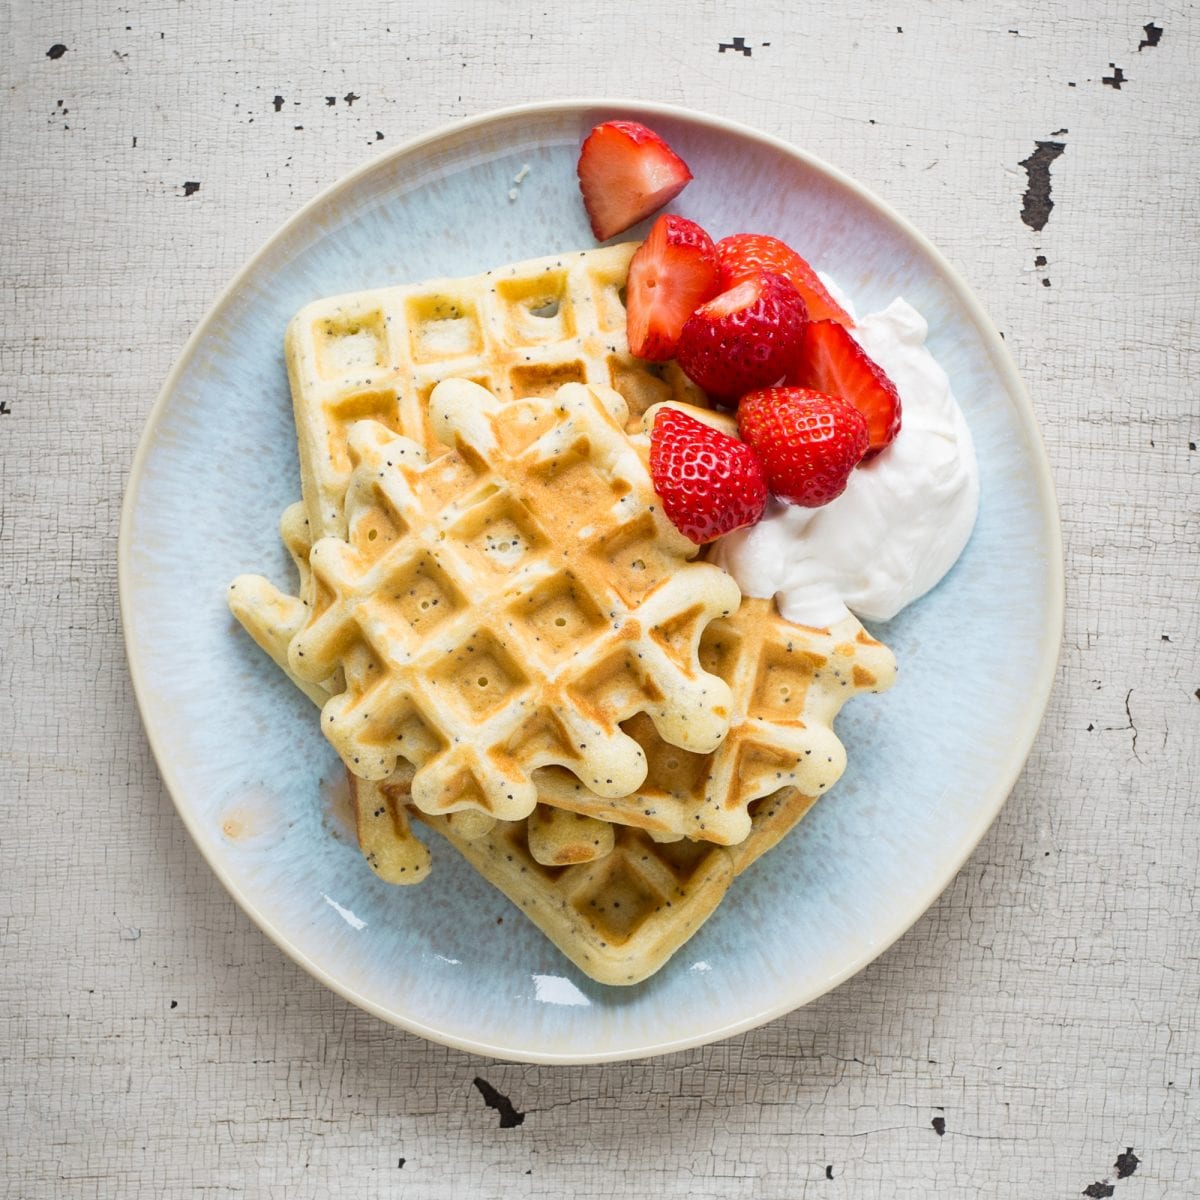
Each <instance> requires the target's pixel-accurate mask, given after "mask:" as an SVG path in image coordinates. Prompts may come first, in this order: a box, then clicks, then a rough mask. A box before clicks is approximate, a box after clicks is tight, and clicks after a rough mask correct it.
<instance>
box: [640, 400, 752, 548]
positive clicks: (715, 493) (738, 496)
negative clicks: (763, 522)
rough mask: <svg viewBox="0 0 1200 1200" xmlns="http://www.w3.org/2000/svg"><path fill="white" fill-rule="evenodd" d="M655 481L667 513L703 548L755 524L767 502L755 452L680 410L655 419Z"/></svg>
mask: <svg viewBox="0 0 1200 1200" xmlns="http://www.w3.org/2000/svg"><path fill="white" fill-rule="evenodd" d="M650 480H651V482H652V483H653V484H654V490H655V491H656V492H657V493H658V494H659V496H660V497H661V498H662V504H663V512H665V513H666V514H667V516H668V517H669V518H670V520H671V522H672V524H674V526H675V527H676V528H677V529H678V530H679V531H680V533H682V534H684V535H685V536H686V537H689V538H691V540H692V541H693V542H695V543H696V544H697V545H703V544H704V543H705V542H711V541H712V540H713V539H714V538H718V537H720V536H721V535H722V534H725V533H729V532H730V531H731V530H734V529H740V528H741V527H742V526H743V525H753V524H754V523H755V522H756V521H757V520H758V519H759V517H761V516H762V515H763V509H764V508H765V507H766V503H767V484H766V480H765V479H764V477H763V469H762V464H761V463H760V462H759V461H758V456H757V455H756V454H755V453H754V451H753V450H751V449H750V447H749V446H747V445H746V443H745V442H741V441H738V439H737V438H735V437H732V436H731V435H730V434H728V433H723V432H722V431H721V430H719V429H714V428H713V427H712V426H711V425H706V424H705V423H704V422H703V421H698V420H696V418H695V417H693V416H690V415H689V414H688V413H685V412H681V411H680V410H679V409H677V408H669V407H668V408H663V409H661V410H660V411H659V413H658V414H657V416H656V417H655V418H654V425H653V426H652V427H651V429H650Z"/></svg>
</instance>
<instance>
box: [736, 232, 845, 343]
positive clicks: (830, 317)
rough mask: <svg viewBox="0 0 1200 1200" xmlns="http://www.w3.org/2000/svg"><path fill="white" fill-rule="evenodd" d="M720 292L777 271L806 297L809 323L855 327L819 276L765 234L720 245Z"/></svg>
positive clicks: (742, 235)
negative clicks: (746, 280)
mask: <svg viewBox="0 0 1200 1200" xmlns="http://www.w3.org/2000/svg"><path fill="white" fill-rule="evenodd" d="M717 257H718V258H719V259H720V261H721V288H722V290H725V289H727V288H731V287H733V285H734V284H735V283H740V282H741V281H742V280H743V279H746V278H748V277H749V276H750V275H753V274H754V273H755V272H756V271H774V272H775V274H776V275H783V276H785V277H786V278H788V279H790V280H791V281H792V285H793V286H794V287H795V289H796V291H798V292H799V293H800V295H801V296H803V297H804V303H805V305H807V307H808V319H809V320H810V321H837V322H838V324H840V325H847V326H853V325H854V320H853V318H851V316H850V314H849V313H848V312H846V310H845V309H844V308H842V306H841V305H840V304H839V303H838V302H837V301H836V300H835V299H834V298H833V297H832V296H831V295H830V294H829V289H828V288H827V287H826V286H825V285H824V284H823V283H822V282H821V279H820V276H818V275H817V273H816V271H814V270H813V269H812V267H810V266H809V265H808V263H806V262H805V261H804V259H802V258H801V257H800V255H799V254H797V253H796V252H795V250H793V249H792V248H791V246H789V245H788V244H787V243H786V242H781V241H780V240H779V239H778V238H774V237H770V236H768V235H767V234H765V233H734V234H730V236H729V237H724V238H722V239H721V240H720V241H719V242H718V243H717Z"/></svg>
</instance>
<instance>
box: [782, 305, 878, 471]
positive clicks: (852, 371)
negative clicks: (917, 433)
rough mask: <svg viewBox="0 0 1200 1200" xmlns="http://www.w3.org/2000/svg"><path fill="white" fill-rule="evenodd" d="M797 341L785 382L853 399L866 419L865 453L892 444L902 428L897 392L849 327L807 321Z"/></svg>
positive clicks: (831, 322) (873, 451) (828, 322)
mask: <svg viewBox="0 0 1200 1200" xmlns="http://www.w3.org/2000/svg"><path fill="white" fill-rule="evenodd" d="M801 346H802V349H801V353H800V356H799V359H798V360H797V363H796V365H795V366H794V367H793V368H792V369H791V370H790V371H789V372H788V376H787V383H788V384H789V385H790V386H792V387H806V388H812V389H813V390H815V391H818V392H825V393H826V394H827V395H830V396H840V397H841V398H842V399H843V400H845V401H847V402H848V403H850V404H853V405H854V407H855V408H857V409H858V411H859V412H860V413H862V415H863V416H864V417H866V419H867V431H868V433H869V434H870V439H871V440H870V444H869V446H868V449H867V457H868V458H869V457H870V456H872V455H874V454H878V453H879V451H880V450H882V449H883V448H884V447H885V446H887V445H890V444H891V442H892V440H893V439H894V438H895V436H896V434H898V433H899V432H900V394H899V393H898V392H897V391H896V385H895V384H894V383H892V381H891V380H890V379H889V378H888V377H887V375H886V373H885V372H884V370H883V368H882V367H881V366H880V365H879V364H878V363H877V362H875V361H874V360H873V359H872V358H870V357H869V356H868V355H867V352H866V351H865V350H864V349H863V348H862V347H861V346H860V345H859V344H858V343H857V342H856V341H855V340H854V336H853V335H852V334H851V333H850V331H849V330H848V329H846V327H845V326H844V325H839V324H838V323H837V322H836V321H810V322H809V323H808V324H807V325H806V326H805V327H804V333H803V336H802V338H801Z"/></svg>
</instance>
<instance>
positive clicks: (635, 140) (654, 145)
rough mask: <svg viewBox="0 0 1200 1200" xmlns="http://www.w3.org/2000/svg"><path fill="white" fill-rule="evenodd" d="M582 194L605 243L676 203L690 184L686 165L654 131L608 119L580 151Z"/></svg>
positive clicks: (598, 234)
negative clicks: (673, 201)
mask: <svg viewBox="0 0 1200 1200" xmlns="http://www.w3.org/2000/svg"><path fill="white" fill-rule="evenodd" d="M576 170H577V172H578V174H579V190H580V191H581V192H582V193H583V206H584V208H586V209H587V214H588V219H589V220H590V221H591V223H592V232H593V233H594V234H595V235H596V237H597V239H598V240H599V241H601V242H603V241H605V240H606V239H607V238H610V237H613V236H614V235H615V234H618V233H621V232H622V231H623V230H626V229H628V228H629V227H630V225H636V224H637V222H638V221H640V220H641V219H642V218H643V217H648V216H649V215H650V214H651V213H652V212H655V211H657V210H658V209H660V208H662V206H663V205H664V204H666V203H668V202H669V201H671V200H673V199H674V198H675V197H676V196H678V195H679V193H680V192H682V191H683V189H684V188H685V187H686V186H687V185H688V183H689V182H690V181H691V178H692V173H691V171H689V170H688V168H687V164H686V163H685V162H684V161H683V159H682V158H680V157H679V155H678V154H676V153H675V151H674V150H672V149H671V147H670V146H668V145H667V143H666V142H664V141H663V140H662V138H660V137H659V136H658V134H657V133H655V132H654V131H653V130H652V129H647V128H646V126H645V125H639V124H638V123H637V122H636V121H605V122H604V123H603V124H602V125H597V126H596V128H595V129H593V130H592V132H591V133H589V134H588V135H587V137H586V138H585V139H584V143H583V146H582V148H581V149H580V151H579V165H578V167H577V168H576Z"/></svg>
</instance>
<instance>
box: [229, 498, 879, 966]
mask: <svg viewBox="0 0 1200 1200" xmlns="http://www.w3.org/2000/svg"><path fill="white" fill-rule="evenodd" d="M281 528H282V531H283V534H284V540H285V542H286V543H287V545H288V547H289V550H290V551H291V552H292V554H293V556H294V557H296V558H297V565H298V567H299V569H300V570H301V572H302V573H303V572H304V570H305V569H306V567H305V562H306V556H305V551H306V548H307V547H306V543H305V536H306V533H307V526H306V525H305V523H304V521H303V517H302V516H301V515H300V514H298V513H297V512H296V510H295V506H293V509H292V510H289V512H288V513H287V514H285V517H284V520H283V522H282V525H281ZM250 582H251V585H252V586H251V587H250V588H249V590H242V589H235V596H236V599H231V604H233V606H234V608H235V612H237V615H238V617H239V619H240V620H241V621H242V622H243V624H245V625H246V627H247V628H248V629H249V630H250V632H251V634H252V636H253V637H254V639H255V641H257V642H258V643H259V645H261V646H262V647H263V648H264V649H265V650H266V651H267V653H268V654H270V655H271V657H272V658H274V659H275V660H276V661H277V662H279V663H280V665H281V666H283V668H284V669H285V670H288V673H289V674H291V672H290V670H289V668H288V663H287V646H288V643H289V642H290V641H291V638H292V636H293V634H294V629H292V628H290V627H289V625H288V624H287V622H286V621H283V622H281V621H279V620H278V619H277V614H278V613H280V612H291V613H293V614H294V613H296V612H299V613H300V614H301V615H302V614H303V613H304V611H305V609H304V605H303V604H302V603H301V602H300V601H298V600H295V599H293V598H289V597H286V596H284V595H283V594H282V593H279V592H278V591H277V590H276V589H274V588H273V587H271V585H269V584H267V583H265V581H253V580H252V581H250ZM764 610H766V611H765V612H764ZM764 616H766V617H767V628H771V627H773V625H774V623H775V621H776V620H777V618H776V617H774V615H773V611H772V606H771V605H770V604H769V603H768V602H764V601H759V602H753V603H750V602H747V601H743V604H742V607H741V608H740V609H739V610H738V614H737V615H736V616H735V617H734V618H731V619H729V621H723V622H720V623H714V625H715V628H714V627H713V626H710V627H709V628H710V629H712V630H713V633H712V635H711V636H712V637H713V638H714V639H715V641H716V642H717V643H718V645H719V644H720V643H721V642H723V641H724V639H726V638H727V637H728V636H729V631H728V630H727V629H725V628H724V626H725V625H727V624H730V623H732V624H733V625H734V627H735V632H736V627H737V625H738V623H739V621H740V620H746V621H747V622H753V621H754V620H755V619H760V618H762V617H764ZM784 624H786V623H784ZM787 628H789V629H791V630H792V636H793V637H799V638H802V639H808V638H809V637H810V636H812V635H814V634H815V635H816V636H817V638H818V639H819V638H821V637H825V638H828V637H829V635H827V634H822V633H821V631H813V630H807V629H803V628H798V627H795V626H787ZM847 632H848V631H847ZM816 644H820V643H819V641H818V642H817V643H816ZM838 646H841V647H842V651H843V652H842V653H839V652H838V651H837V649H836V647H838ZM834 647H835V648H834V655H836V658H837V659H839V660H844V661H841V662H840V663H836V664H835V665H834V666H833V667H831V668H829V669H830V677H831V678H836V676H833V675H832V671H833V670H837V671H839V672H840V674H841V676H842V678H844V679H845V680H846V686H845V687H844V688H843V687H842V686H841V683H840V681H839V683H838V687H837V690H836V692H835V693H834V695H838V694H845V695H850V694H853V693H855V692H856V691H859V690H862V689H863V688H865V687H867V686H868V685H869V684H870V680H869V679H868V678H867V677H866V675H864V674H863V669H864V667H865V665H866V664H871V667H870V668H867V669H868V670H871V669H873V670H874V671H876V672H878V674H877V675H876V677H875V682H876V684H877V685H878V686H880V687H882V686H886V684H887V683H888V682H889V681H890V677H891V675H890V673H891V671H892V670H894V667H893V664H892V659H891V654H890V652H889V651H888V650H887V649H886V647H883V646H881V645H880V644H879V643H877V642H874V641H873V640H871V639H870V638H868V637H866V635H865V634H855V636H854V637H853V640H852V641H848V642H840V641H835V642H834ZM847 649H848V650H849V651H850V653H849V654H847V653H845V652H844V651H846V650H847ZM706 654H707V655H709V656H711V655H712V654H713V650H712V648H711V647H710V648H709V649H708V651H707V652H706ZM709 661H712V659H711V657H710V658H709ZM814 674H815V668H814ZM769 675H770V673H769V672H768V676H769ZM292 678H293V680H294V681H295V682H296V683H297V684H299V683H300V681H299V680H298V679H296V677H295V676H294V675H292ZM774 681H775V683H776V685H777V691H776V701H777V702H778V703H779V704H780V706H781V707H782V708H783V709H784V710H785V711H786V710H787V709H788V708H789V707H790V704H791V703H792V702H793V698H794V697H795V693H794V691H792V689H791V685H790V684H788V683H787V682H786V680H783V679H781V677H779V676H775V677H774ZM784 687H787V688H788V689H789V690H788V692H787V693H786V694H785V693H784V692H783V690H782V689H783V688H784ZM308 690H309V694H310V695H312V696H313V698H314V699H315V700H316V701H317V703H318V704H321V703H323V701H324V699H325V698H327V697H328V694H329V693H328V690H327V689H326V688H324V687H322V686H320V685H315V686H313V685H310V687H309V689H308ZM768 695H769V693H768ZM809 702H810V701H809V700H808V693H807V692H806V693H805V703H809ZM665 753H667V754H668V755H671V754H674V755H675V756H678V757H679V758H680V759H683V760H687V759H689V758H695V759H698V758H699V756H688V755H685V754H683V753H682V752H679V751H673V752H672V751H665ZM805 757H808V756H805ZM679 770H680V767H679V764H676V763H674V762H673V760H672V759H671V758H670V757H668V758H667V759H665V760H664V761H662V762H657V761H656V760H655V758H654V757H653V754H652V756H651V775H652V777H657V778H660V779H663V780H669V779H670V778H671V775H672V773H674V774H676V775H678V774H679ZM545 774H546V772H541V771H539V772H538V773H537V777H538V778H539V780H540V779H542V778H543V777H544V776H545ZM411 778H412V769H411V767H405V766H403V765H402V766H401V767H400V768H399V769H398V770H397V771H396V773H395V774H394V775H393V776H392V777H391V778H389V779H388V780H384V781H379V782H372V781H366V780H361V779H356V778H355V777H354V776H350V779H351V794H352V797H353V800H354V807H355V815H356V824H357V831H358V838H359V844H360V846H361V848H362V850H363V853H364V855H365V856H366V859H367V862H368V863H369V864H370V866H371V868H372V869H373V870H374V871H375V872H376V873H377V874H378V875H380V877H381V878H383V879H385V880H387V881H388V882H391V883H399V884H406V883H417V882H419V881H420V880H421V879H423V878H424V877H425V875H426V873H427V872H428V869H429V851H428V849H427V848H426V847H425V845H424V844H423V843H422V842H421V841H420V840H419V839H417V838H416V837H415V836H414V834H413V833H412V830H411V828H410V826H409V813H410V808H409V799H410V784H411ZM644 790H645V789H643V791H644ZM816 799H817V796H816V795H810V794H806V793H805V792H803V791H800V790H799V789H798V788H797V787H795V786H783V787H780V788H779V789H777V790H774V791H771V792H770V793H769V794H767V795H765V796H763V797H762V798H759V799H755V800H752V801H750V802H749V803H748V804H747V805H746V811H747V813H748V816H749V821H750V832H749V835H748V836H747V837H746V838H745V839H744V840H743V841H742V842H740V843H739V844H738V845H736V846H730V847H726V846H717V845H712V844H708V843H705V842H696V841H691V840H688V839H679V840H673V841H668V842H663V841H661V840H658V839H660V838H662V837H664V836H665V837H674V835H673V834H671V833H669V832H668V831H667V830H665V829H660V830H658V831H657V834H656V835H654V834H651V833H649V832H647V831H646V830H645V829H637V828H632V827H628V826H625V827H622V826H618V825H611V824H607V823H605V822H602V821H599V820H593V819H588V818H582V819H580V818H577V817H576V814H574V813H566V812H563V811H562V810H561V809H560V810H557V811H556V810H555V809H552V808H547V807H546V806H545V805H539V806H538V808H537V809H536V810H535V812H534V813H532V814H531V815H530V817H529V818H527V819H526V820H524V821H515V822H495V821H492V820H491V819H490V818H488V817H486V816H483V815H482V814H480V813H476V812H470V811H464V812H458V813H452V814H449V815H446V816H429V815H427V814H422V813H419V812H417V813H416V814H415V815H417V816H418V817H420V819H421V820H422V821H423V822H425V823H426V824H428V825H430V826H431V827H432V828H434V829H435V830H437V831H438V832H439V833H440V834H441V835H442V836H443V837H445V838H446V840H447V841H449V842H450V844H451V845H453V846H454V847H455V848H456V849H457V850H458V851H459V852H460V853H461V854H462V855H463V856H464V857H465V858H466V859H467V860H468V861H469V862H470V863H471V864H472V865H473V866H474V867H475V868H476V869H477V870H478V871H479V872H480V873H481V874H482V875H483V876H484V878H486V879H487V880H488V881H489V882H490V883H491V884H493V886H495V887H496V888H498V889H499V890H500V891H501V892H503V893H504V894H505V895H506V896H507V897H508V898H509V900H510V901H512V903H513V904H515V905H516V906H517V907H518V908H519V909H520V910H521V911H522V912H523V913H525V915H526V916H528V917H529V919H530V920H531V921H533V922H534V923H535V924H536V925H537V926H538V928H539V929H541V930H542V932H543V933H544V934H545V935H546V936H547V937H548V938H549V939H550V940H551V941H552V942H553V943H554V944H555V945H556V946H557V947H558V948H559V949H560V950H561V951H562V952H563V954H565V955H566V956H567V957H568V958H569V959H570V960H571V961H572V962H574V963H575V964H576V965H577V966H578V967H579V968H580V969H581V970H582V971H584V972H585V973H586V974H588V975H589V976H591V977H592V978H594V979H596V980H597V981H599V982H602V983H609V984H632V983H637V982H639V981H640V980H642V979H645V978H647V977H648V976H650V975H652V974H653V973H654V972H655V971H657V970H658V969H659V968H660V967H661V966H662V965H663V963H665V962H666V960H667V959H668V958H669V957H670V956H671V954H673V953H674V952H675V951H676V950H677V949H678V948H679V947H680V946H682V945H683V944H684V943H685V942H686V941H687V940H688V938H690V937H691V936H692V934H693V933H695V931H696V930H697V929H698V928H699V927H700V926H701V924H703V922H704V921H705V920H706V919H707V918H708V917H709V916H710V915H711V913H712V912H713V910H714V909H715V908H716V907H717V905H718V904H719V903H720V901H721V899H722V897H723V896H724V894H725V892H726V891H727V890H728V888H729V886H730V884H731V882H732V880H733V878H734V877H735V876H736V875H738V874H740V873H741V872H742V871H744V870H745V869H746V868H747V867H748V866H749V865H750V864H751V863H753V862H754V861H756V860H757V859H758V858H759V857H761V856H762V855H763V854H765V853H766V852H767V851H768V850H770V849H771V848H773V847H774V846H775V845H777V844H778V843H779V841H780V840H781V839H782V838H783V837H784V836H785V835H786V834H787V833H788V832H789V831H790V830H791V829H792V828H793V827H794V826H795V825H796V823H797V822H798V821H799V820H800V818H801V817H803V816H804V814H805V813H806V812H807V811H808V810H809V808H810V807H811V806H812V805H813V804H814V803H815V802H816ZM676 802H678V801H676ZM564 816H566V817H569V818H570V819H571V822H573V823H574V824H571V823H568V824H566V825H565V826H564V823H563V821H562V818H563V817H564ZM599 830H605V831H607V835H606V834H605V833H601V832H599ZM605 837H607V841H604V842H603V844H599V845H597V844H595V841H594V840H593V839H597V838H599V839H604V838H605Z"/></svg>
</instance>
